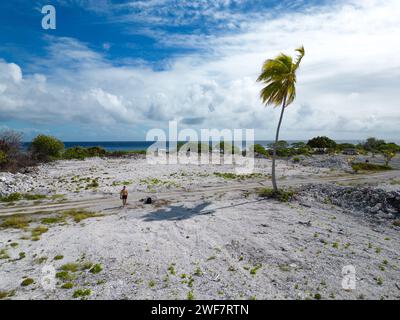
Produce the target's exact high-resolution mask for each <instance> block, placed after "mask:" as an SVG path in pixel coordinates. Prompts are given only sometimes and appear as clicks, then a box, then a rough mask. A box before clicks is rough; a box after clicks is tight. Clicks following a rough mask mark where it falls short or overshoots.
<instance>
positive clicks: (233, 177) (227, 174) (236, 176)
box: [214, 172, 263, 180]
mask: <svg viewBox="0 0 400 320" xmlns="http://www.w3.org/2000/svg"><path fill="white" fill-rule="evenodd" d="M214 175H215V176H217V177H218V178H223V179H225V180H247V179H255V178H260V177H262V176H263V175H262V174H261V173H252V174H235V173H231V172H223V173H221V172H214Z"/></svg>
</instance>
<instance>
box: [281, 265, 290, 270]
mask: <svg viewBox="0 0 400 320" xmlns="http://www.w3.org/2000/svg"><path fill="white" fill-rule="evenodd" d="M279 269H280V270H281V271H282V272H290V267H289V266H288V265H286V264H281V265H280V266H279Z"/></svg>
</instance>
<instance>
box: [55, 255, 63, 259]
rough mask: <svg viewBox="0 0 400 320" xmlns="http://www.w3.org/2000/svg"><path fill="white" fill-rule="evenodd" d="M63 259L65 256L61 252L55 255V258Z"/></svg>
mask: <svg viewBox="0 0 400 320" xmlns="http://www.w3.org/2000/svg"><path fill="white" fill-rule="evenodd" d="M62 259H64V256H63V255H61V254H59V255H56V256H55V257H54V260H62Z"/></svg>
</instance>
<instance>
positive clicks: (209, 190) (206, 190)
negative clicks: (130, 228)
mask: <svg viewBox="0 0 400 320" xmlns="http://www.w3.org/2000/svg"><path fill="white" fill-rule="evenodd" d="M399 177H400V171H398V170H395V171H386V172H380V173H373V174H358V175H354V174H343V175H341V176H332V177H320V178H304V179H292V180H287V181H281V182H279V185H280V186H282V187H295V186H299V185H304V184H321V183H346V184H347V183H354V184H364V183H379V182H382V181H385V180H389V179H393V178H399ZM262 187H270V182H268V183H266V182H265V181H263V180H260V181H259V182H252V183H241V184H231V185H228V186H207V187H203V188H199V189H196V190H185V191H172V192H161V193H157V194H149V193H138V192H136V193H133V194H131V195H130V199H129V200H130V203H135V202H137V201H139V200H140V199H143V198H144V197H146V196H152V197H154V196H155V197H156V198H157V199H166V200H170V199H174V200H176V201H179V200H180V198H182V197H184V198H188V197H196V196H197V197H199V196H209V195H214V194H217V193H226V192H232V191H250V190H254V189H257V188H262ZM120 203H121V202H120V200H119V199H115V198H111V197H109V196H107V197H102V196H94V197H92V198H87V199H82V200H79V201H68V200H66V201H62V202H60V203H48V204H39V205H28V206H13V207H10V208H3V209H0V217H6V216H11V215H26V214H33V213H44V212H53V211H61V210H67V209H82V208H85V209H90V208H96V209H99V208H110V207H111V208H113V207H114V208H116V209H118V208H119V205H120Z"/></svg>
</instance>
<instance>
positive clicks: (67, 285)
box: [61, 282, 74, 289]
mask: <svg viewBox="0 0 400 320" xmlns="http://www.w3.org/2000/svg"><path fill="white" fill-rule="evenodd" d="M73 287H74V284H73V283H72V282H66V283H64V284H63V285H62V286H61V289H72V288H73Z"/></svg>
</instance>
